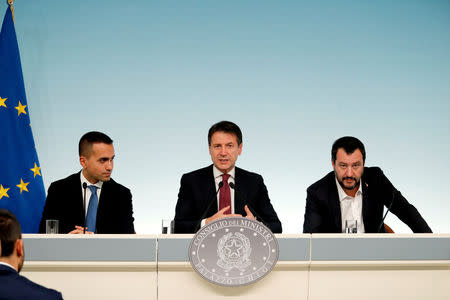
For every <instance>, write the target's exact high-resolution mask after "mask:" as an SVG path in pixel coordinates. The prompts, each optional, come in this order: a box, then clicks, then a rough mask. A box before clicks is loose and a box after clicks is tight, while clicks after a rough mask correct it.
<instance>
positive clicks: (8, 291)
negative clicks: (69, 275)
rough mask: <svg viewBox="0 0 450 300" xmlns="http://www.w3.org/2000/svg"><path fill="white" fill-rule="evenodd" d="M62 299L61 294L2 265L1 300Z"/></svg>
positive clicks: (0, 274)
mask: <svg viewBox="0 0 450 300" xmlns="http://www.w3.org/2000/svg"><path fill="white" fill-rule="evenodd" d="M4 299H5V300H6V299H8V300H16V299H17V300H19V299H24V300H25V299H33V300H50V299H62V295H61V293H60V292H57V291H55V290H51V289H48V288H46V287H43V286H41V285H39V284H37V283H34V282H32V281H30V280H29V279H27V278H25V277H23V276H20V275H19V274H18V273H17V272H16V270H14V269H12V268H10V267H8V266H5V265H0V300H4Z"/></svg>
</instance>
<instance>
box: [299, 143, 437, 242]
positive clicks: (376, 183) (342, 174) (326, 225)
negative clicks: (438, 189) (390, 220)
mask: <svg viewBox="0 0 450 300" xmlns="http://www.w3.org/2000/svg"><path fill="white" fill-rule="evenodd" d="M365 160H366V151H365V148H364V145H363V143H362V142H361V141H360V140H358V139H357V138H354V137H350V136H346V137H342V138H340V139H338V140H336V141H335V142H334V144H333V147H332V149H331V164H332V166H333V169H334V171H333V172H330V173H329V174H327V175H326V176H325V177H324V178H322V179H320V180H319V181H317V182H316V183H314V184H312V185H311V186H310V187H308V189H307V198H306V208H305V221H304V224H303V232H304V233H341V232H344V231H345V221H346V220H347V221H352V223H353V224H354V221H356V224H357V228H355V229H356V231H357V232H358V233H364V232H368V233H369V232H371V233H378V232H385V227H384V223H383V209H384V206H386V207H387V208H390V211H391V212H392V213H394V214H395V215H396V216H397V217H398V218H399V219H400V220H402V221H403V222H404V223H406V224H407V225H408V226H409V227H410V228H411V229H412V231H413V232H431V229H430V227H428V224H427V223H426V222H425V220H424V219H423V218H422V216H421V215H420V214H419V212H418V211H417V209H416V208H415V207H414V206H413V205H411V204H410V203H409V202H408V201H407V200H406V199H405V198H404V197H403V196H402V194H401V193H400V192H399V191H397V190H396V189H395V187H394V186H393V185H392V184H391V182H390V181H389V180H388V179H387V178H386V176H385V175H384V174H383V171H381V169H380V168H378V167H371V168H369V167H365V166H364V163H365Z"/></svg>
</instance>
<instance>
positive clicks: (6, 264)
mask: <svg viewBox="0 0 450 300" xmlns="http://www.w3.org/2000/svg"><path fill="white" fill-rule="evenodd" d="M0 265H4V266H7V267H10V268H11V269H13V270H14V271H16V272H17V270H16V269H15V268H14V267H13V266H11V265H10V264H8V263H6V262H4V261H0Z"/></svg>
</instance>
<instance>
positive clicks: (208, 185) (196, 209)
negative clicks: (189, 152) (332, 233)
mask: <svg viewBox="0 0 450 300" xmlns="http://www.w3.org/2000/svg"><path fill="white" fill-rule="evenodd" d="M208 144H209V154H210V155H211V159H212V161H213V165H210V166H208V167H205V168H202V169H199V170H196V171H193V172H190V173H187V174H184V175H183V176H182V177H181V183H180V191H179V194H178V202H177V206H176V209H175V230H174V231H175V233H195V232H196V231H197V230H198V229H199V228H200V226H203V225H205V224H208V223H210V222H212V221H215V220H218V219H221V218H226V217H233V216H239V217H242V216H245V217H247V218H251V219H255V216H256V217H257V219H258V220H259V221H261V222H263V223H265V224H266V225H267V227H269V228H270V230H272V231H273V232H274V233H281V230H282V229H281V222H280V220H279V219H278V216H277V213H276V212H275V210H274V209H273V207H272V204H271V203H270V199H269V196H268V193H267V188H266V186H265V185H264V181H263V178H262V177H261V175H258V174H255V173H252V172H248V171H246V170H243V169H240V168H238V167H235V162H236V160H237V158H238V156H239V155H240V154H241V152H242V133H241V130H240V129H239V127H238V126H237V125H236V124H234V123H232V122H229V121H222V122H219V123H217V124H214V125H213V126H212V127H211V128H210V129H209V132H208ZM219 189H220V192H219V193H216V191H218V190H219ZM216 195H217V196H216Z"/></svg>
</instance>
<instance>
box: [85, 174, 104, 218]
mask: <svg viewBox="0 0 450 300" xmlns="http://www.w3.org/2000/svg"><path fill="white" fill-rule="evenodd" d="M80 179H81V194H82V195H83V197H84V189H83V183H84V182H86V184H87V188H86V207H85V211H84V214H85V215H86V214H87V211H88V207H89V200H90V199H91V195H92V193H91V189H90V188H89V186H90V185H95V186H96V187H98V189H97V198H98V202H99V203H100V193H101V192H102V186H103V181H99V182H97V183H96V184H92V183H90V182H89V181H88V180H87V179H86V177H84V175H83V171H81V172H80Z"/></svg>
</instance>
